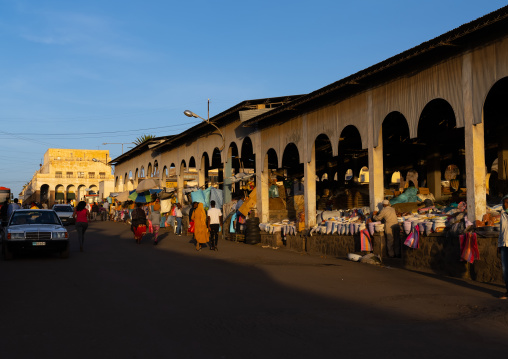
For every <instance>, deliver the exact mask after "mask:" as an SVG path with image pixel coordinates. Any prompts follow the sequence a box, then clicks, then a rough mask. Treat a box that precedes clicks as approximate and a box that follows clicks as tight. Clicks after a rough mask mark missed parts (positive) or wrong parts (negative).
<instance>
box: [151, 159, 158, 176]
mask: <svg viewBox="0 0 508 359" xmlns="http://www.w3.org/2000/svg"><path fill="white" fill-rule="evenodd" d="M152 177H157V178H159V162H157V160H155V161H154V162H153V175H152Z"/></svg>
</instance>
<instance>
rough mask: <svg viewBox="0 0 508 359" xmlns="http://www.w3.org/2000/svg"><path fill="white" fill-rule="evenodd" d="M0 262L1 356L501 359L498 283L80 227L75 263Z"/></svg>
mask: <svg viewBox="0 0 508 359" xmlns="http://www.w3.org/2000/svg"><path fill="white" fill-rule="evenodd" d="M69 229H70V230H72V232H71V241H72V252H71V257H70V258H69V259H66V260H62V259H59V258H57V257H56V256H51V255H49V256H34V255H24V256H18V257H17V258H15V259H14V260H13V261H9V262H5V261H1V262H0V293H1V295H0V304H1V308H2V310H1V313H2V315H1V319H0V335H1V336H0V355H1V356H2V357H3V358H64V357H65V358H69V357H72V358H90V357H95V358H307V357H316V358H324V357H332V356H333V357H342V356H344V355H347V356H351V357H367V356H371V357H372V356H375V357H387V358H388V357H389V358H394V357H396V358H399V357H400V358H408V357H411V358H429V357H438V358H442V357H459V356H461V355H463V356H466V355H467V356H469V357H470V356H475V355H481V357H487V356H493V355H497V356H505V355H506V352H507V350H508V301H501V300H499V299H497V298H496V297H497V296H498V295H499V294H500V293H501V292H502V291H503V288H502V287H501V286H498V285H488V284H485V285H482V284H478V283H475V282H469V281H463V280H457V279H450V278H443V277H439V276H433V275H429V274H424V273H416V272H409V271H405V270H400V269H394V268H389V267H378V266H372V265H367V264H360V263H353V262H348V261H345V260H341V259H336V258H324V257H319V256H310V255H302V254H298V253H294V252H290V251H286V250H284V249H277V250H275V249H271V248H262V247H261V246H251V245H246V244H243V243H233V242H226V241H221V242H220V243H219V247H220V250H219V251H218V252H212V251H209V250H208V249H203V250H201V251H200V252H197V251H196V250H195V249H194V245H192V244H190V243H189V237H177V236H174V235H170V234H169V233H167V232H164V231H163V232H162V233H163V234H162V241H161V243H160V244H159V245H158V246H153V245H152V243H151V241H150V239H149V238H146V239H145V240H144V242H143V243H142V244H141V245H137V244H135V242H134V240H133V239H132V236H131V234H130V232H129V228H128V226H127V225H124V224H120V223H111V222H95V223H91V224H90V227H89V231H88V232H87V234H86V243H85V252H84V253H80V252H79V251H78V246H77V242H76V241H77V239H76V234H75V232H74V231H73V229H72V227H69Z"/></svg>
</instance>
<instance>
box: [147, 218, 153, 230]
mask: <svg viewBox="0 0 508 359" xmlns="http://www.w3.org/2000/svg"><path fill="white" fill-rule="evenodd" d="M148 233H153V225H152V221H150V220H148Z"/></svg>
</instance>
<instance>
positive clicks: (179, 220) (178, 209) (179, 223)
mask: <svg viewBox="0 0 508 359" xmlns="http://www.w3.org/2000/svg"><path fill="white" fill-rule="evenodd" d="M182 217H183V214H182V205H181V204H180V203H177V204H176V208H175V218H176V235H177V236H181V235H182Z"/></svg>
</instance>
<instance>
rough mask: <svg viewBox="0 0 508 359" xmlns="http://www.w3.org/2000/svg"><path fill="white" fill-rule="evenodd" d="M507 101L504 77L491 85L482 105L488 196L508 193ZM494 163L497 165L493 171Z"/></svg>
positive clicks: (507, 81)
mask: <svg viewBox="0 0 508 359" xmlns="http://www.w3.org/2000/svg"><path fill="white" fill-rule="evenodd" d="M507 99H508V77H504V78H501V79H500V80H498V81H496V82H495V83H494V84H493V85H492V87H491V88H490V89H489V91H488V93H487V95H486V97H485V102H484V104H483V114H482V117H483V125H484V142H485V163H486V164H487V169H486V170H487V171H488V172H489V173H490V176H489V180H488V188H489V195H490V196H498V195H499V194H503V195H505V194H507V193H508V165H507V161H508V141H507V140H506V139H505V134H506V131H507V129H508V126H507V121H506V119H507V118H508V104H507V101H506V100H507ZM496 159H497V162H496ZM494 163H497V168H495V169H494V168H493V167H494V166H493V164H494ZM489 164H490V166H489Z"/></svg>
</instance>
